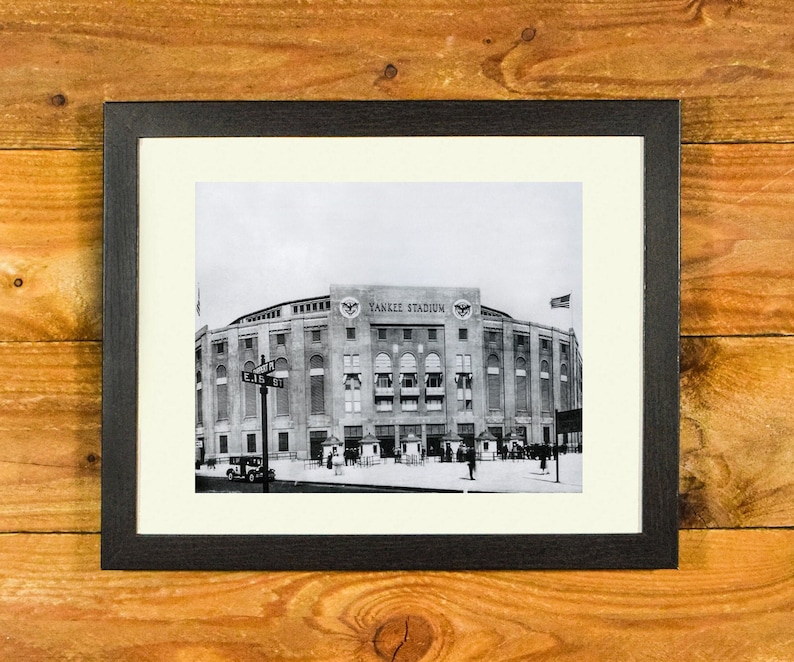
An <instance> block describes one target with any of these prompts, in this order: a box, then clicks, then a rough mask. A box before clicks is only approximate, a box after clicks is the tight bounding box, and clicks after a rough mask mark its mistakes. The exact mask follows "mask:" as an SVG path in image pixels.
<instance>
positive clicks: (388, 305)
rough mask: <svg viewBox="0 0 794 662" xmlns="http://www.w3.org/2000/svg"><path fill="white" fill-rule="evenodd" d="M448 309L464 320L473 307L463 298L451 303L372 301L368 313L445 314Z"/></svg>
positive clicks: (469, 315)
mask: <svg viewBox="0 0 794 662" xmlns="http://www.w3.org/2000/svg"><path fill="white" fill-rule="evenodd" d="M449 310H452V312H453V313H454V314H455V317H457V318H458V319H461V320H466V319H468V318H469V317H471V314H472V312H473V307H472V305H471V303H469V302H468V301H466V300H465V299H459V300H458V301H456V302H455V303H453V304H452V305H450V304H448V303H431V302H429V301H373V302H370V304H369V312H370V313H413V314H416V313H423V314H425V313H426V314H432V313H437V314H438V313H440V314H445V313H447V312H448V311H449Z"/></svg>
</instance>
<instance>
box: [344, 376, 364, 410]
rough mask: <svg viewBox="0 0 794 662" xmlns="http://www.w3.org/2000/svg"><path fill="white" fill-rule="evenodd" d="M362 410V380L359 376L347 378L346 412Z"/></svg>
mask: <svg viewBox="0 0 794 662" xmlns="http://www.w3.org/2000/svg"><path fill="white" fill-rule="evenodd" d="M360 411H361V382H360V381H359V380H358V378H357V377H355V376H354V377H348V378H347V379H346V380H345V412H347V413H348V414H353V413H358V412H360Z"/></svg>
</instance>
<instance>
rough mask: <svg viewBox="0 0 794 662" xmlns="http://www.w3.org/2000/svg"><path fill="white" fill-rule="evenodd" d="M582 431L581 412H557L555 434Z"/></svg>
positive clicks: (570, 410)
mask: <svg viewBox="0 0 794 662" xmlns="http://www.w3.org/2000/svg"><path fill="white" fill-rule="evenodd" d="M581 431H582V410H581V409H569V410H568V411H558V412H557V434H565V433H567V432H581Z"/></svg>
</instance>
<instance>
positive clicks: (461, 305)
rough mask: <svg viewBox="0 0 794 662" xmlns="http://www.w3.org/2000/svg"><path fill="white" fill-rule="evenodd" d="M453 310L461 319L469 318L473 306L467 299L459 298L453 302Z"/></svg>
mask: <svg viewBox="0 0 794 662" xmlns="http://www.w3.org/2000/svg"><path fill="white" fill-rule="evenodd" d="M452 310H453V312H454V313H455V317H457V318H458V319H459V320H467V319H469V318H470V317H471V313H472V306H471V303H469V302H468V301H466V299H458V300H457V301H456V302H455V303H453V304H452Z"/></svg>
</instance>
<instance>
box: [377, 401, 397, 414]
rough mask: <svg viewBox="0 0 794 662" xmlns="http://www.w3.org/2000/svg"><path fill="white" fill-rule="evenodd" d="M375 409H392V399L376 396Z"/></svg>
mask: <svg viewBox="0 0 794 662" xmlns="http://www.w3.org/2000/svg"><path fill="white" fill-rule="evenodd" d="M375 411H394V401H393V400H392V399H391V398H377V399H376V400H375Z"/></svg>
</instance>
